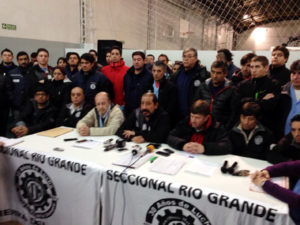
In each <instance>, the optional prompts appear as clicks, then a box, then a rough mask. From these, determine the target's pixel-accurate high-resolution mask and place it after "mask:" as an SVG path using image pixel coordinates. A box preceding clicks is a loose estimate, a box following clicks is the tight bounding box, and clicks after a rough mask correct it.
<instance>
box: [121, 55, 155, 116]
mask: <svg viewBox="0 0 300 225" xmlns="http://www.w3.org/2000/svg"><path fill="white" fill-rule="evenodd" d="M132 61H133V66H132V67H130V69H129V70H127V72H126V75H125V76H124V81H123V82H124V85H123V87H124V94H125V96H124V101H125V115H126V117H127V116H128V115H129V114H130V113H131V112H133V111H134V110H135V109H136V108H138V107H139V106H140V101H141V97H142V95H143V93H144V92H145V90H146V89H147V86H148V84H149V82H150V80H151V79H152V74H151V72H150V71H148V70H147V69H146V67H145V53H144V52H141V51H136V52H133V53H132Z"/></svg>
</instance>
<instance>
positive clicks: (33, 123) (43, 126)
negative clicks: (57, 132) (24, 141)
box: [11, 85, 56, 137]
mask: <svg viewBox="0 0 300 225" xmlns="http://www.w3.org/2000/svg"><path fill="white" fill-rule="evenodd" d="M55 114H56V109H55V108H54V107H53V106H52V105H51V104H50V103H49V93H48V91H47V89H46V87H45V85H39V86H38V87H37V88H36V89H35V92H34V98H33V99H32V100H31V101H30V102H28V104H26V107H25V108H24V110H23V112H22V113H21V114H20V116H19V118H17V120H16V123H15V126H14V127H13V128H12V129H11V132H12V133H13V134H15V135H16V137H23V136H25V135H27V134H33V133H36V132H39V131H43V130H47V129H50V128H53V127H54V125H55V119H54V118H55Z"/></svg>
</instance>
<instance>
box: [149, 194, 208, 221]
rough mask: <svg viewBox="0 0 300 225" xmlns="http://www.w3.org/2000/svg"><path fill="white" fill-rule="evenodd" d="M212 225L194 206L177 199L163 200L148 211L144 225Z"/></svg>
mask: <svg viewBox="0 0 300 225" xmlns="http://www.w3.org/2000/svg"><path fill="white" fill-rule="evenodd" d="M150 224H151V225H211V223H210V221H209V220H208V218H207V217H206V215H204V214H203V213H202V212H201V211H200V210H199V209H197V208H196V207H195V206H194V205H192V204H190V203H188V202H186V201H183V200H180V199H175V198H165V199H161V200H159V201H157V202H155V203H154V204H152V205H151V206H150V208H149V210H148V211H147V215H146V221H145V223H144V225H150Z"/></svg>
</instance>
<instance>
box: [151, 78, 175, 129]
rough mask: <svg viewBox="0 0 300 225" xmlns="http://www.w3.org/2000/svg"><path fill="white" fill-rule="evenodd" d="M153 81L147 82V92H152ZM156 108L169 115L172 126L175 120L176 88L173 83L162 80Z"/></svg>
mask: <svg viewBox="0 0 300 225" xmlns="http://www.w3.org/2000/svg"><path fill="white" fill-rule="evenodd" d="M153 83H154V80H153V79H151V80H149V83H148V87H147V88H146V92H147V91H149V90H150V91H152V92H153ZM158 106H159V107H160V108H162V109H163V110H164V111H166V112H167V113H168V114H169V117H170V120H171V123H172V124H175V121H176V119H177V107H178V106H177V88H176V86H175V85H174V83H173V82H171V81H169V80H167V79H166V78H165V77H163V78H162V80H161V81H160V84H159V89H158Z"/></svg>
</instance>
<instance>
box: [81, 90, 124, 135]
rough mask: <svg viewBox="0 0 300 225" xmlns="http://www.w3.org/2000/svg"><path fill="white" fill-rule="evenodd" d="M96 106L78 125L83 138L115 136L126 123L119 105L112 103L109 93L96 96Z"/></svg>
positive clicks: (100, 93)
mask: <svg viewBox="0 0 300 225" xmlns="http://www.w3.org/2000/svg"><path fill="white" fill-rule="evenodd" d="M95 105H96V107H94V108H93V109H92V110H91V111H89V113H88V114H87V115H86V116H85V117H84V118H82V119H81V120H80V121H79V122H78V123H77V126H76V127H77V131H78V133H79V134H80V135H81V136H106V135H114V134H115V133H116V131H117V130H118V128H119V127H120V126H121V124H122V123H123V121H124V115H123V112H122V111H121V109H120V107H119V105H115V104H114V103H112V102H111V99H110V96H109V94H108V93H107V92H99V93H98V94H97V95H96V96H95Z"/></svg>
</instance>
